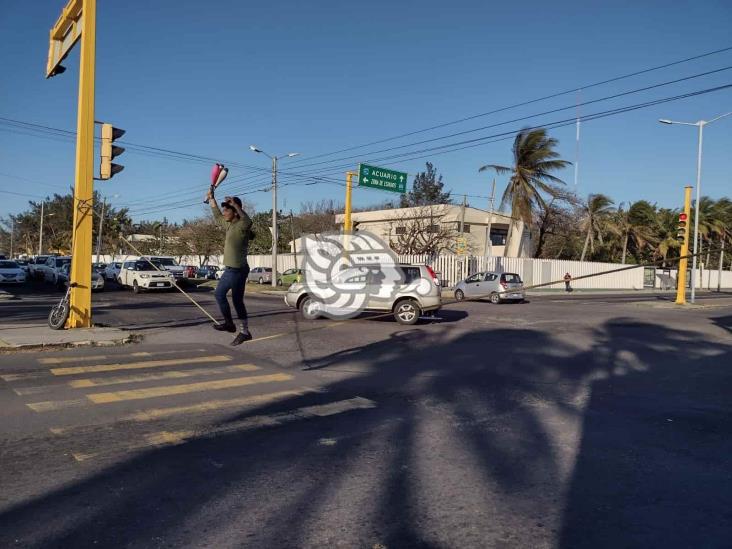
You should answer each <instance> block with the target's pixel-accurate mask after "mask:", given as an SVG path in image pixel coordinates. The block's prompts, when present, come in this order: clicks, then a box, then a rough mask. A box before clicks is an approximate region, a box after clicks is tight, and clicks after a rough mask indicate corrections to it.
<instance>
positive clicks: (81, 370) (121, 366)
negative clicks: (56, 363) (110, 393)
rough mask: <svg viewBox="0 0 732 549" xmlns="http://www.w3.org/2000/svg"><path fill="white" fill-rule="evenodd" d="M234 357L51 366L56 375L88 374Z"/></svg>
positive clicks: (219, 356)
mask: <svg viewBox="0 0 732 549" xmlns="http://www.w3.org/2000/svg"><path fill="white" fill-rule="evenodd" d="M231 359H232V357H231V356H229V355H209V356H196V357H189V358H172V359H168V360H148V361H145V362H127V363H125V362H120V363H116V364H99V365H95V366H70V367H67V368H51V373H52V374H53V375H55V376H68V375H74V374H88V373H93V372H113V371H115V370H138V369H142V368H158V367H161V366H183V365H186V364H196V363H201V362H227V361H229V360H231Z"/></svg>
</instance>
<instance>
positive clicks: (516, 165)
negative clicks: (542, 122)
mask: <svg viewBox="0 0 732 549" xmlns="http://www.w3.org/2000/svg"><path fill="white" fill-rule="evenodd" d="M558 144H559V142H558V141H557V140H556V139H554V138H553V137H548V136H547V131H546V129H545V128H536V129H530V128H524V129H523V130H521V131H520V132H518V133H517V134H516V138H515V139H514V141H513V166H511V167H508V166H500V165H497V164H486V165H485V166H481V168H480V169H479V170H478V171H480V172H483V171H486V170H494V171H495V172H496V173H498V174H511V178H510V179H509V182H508V186H507V187H506V190H505V192H504V193H503V197H502V198H501V208H503V207H505V206H506V205H507V204H509V203H510V204H511V227H509V231H508V234H509V235H510V234H511V232H512V230H513V224H514V223H515V221H516V220H517V219H518V220H521V221H523V222H524V223H525V224H526V225H530V224H531V220H532V216H533V212H534V207H535V206H536V205H540V206H541V207H542V208H546V203H545V202H544V197H543V196H542V193H545V194H547V195H550V196H553V195H554V192H555V191H554V189H553V187H552V184H562V185H563V184H564V181H562V180H561V179H559V178H558V177H555V176H554V175H552V173H551V172H554V171H557V170H561V169H562V168H566V167H567V166H569V165H571V162H568V161H566V160H561V159H560V158H559V153H558V152H556V151H555V150H554V149H555V148H556V146H557V145H558ZM506 250H508V242H507V243H506Z"/></svg>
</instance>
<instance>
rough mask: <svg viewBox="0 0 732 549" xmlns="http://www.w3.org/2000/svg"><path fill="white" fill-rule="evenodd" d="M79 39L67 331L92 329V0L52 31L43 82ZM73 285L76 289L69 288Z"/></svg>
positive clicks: (74, 2)
mask: <svg viewBox="0 0 732 549" xmlns="http://www.w3.org/2000/svg"><path fill="white" fill-rule="evenodd" d="M79 38H81V60H80V63H79V64H80V71H79V107H78V113H77V130H76V181H75V184H74V224H73V234H72V240H71V253H72V255H73V258H74V260H73V262H72V264H71V273H70V282H71V312H70V314H69V319H68V321H67V324H66V325H67V327H68V328H88V327H90V326H91V266H92V230H93V227H92V221H93V219H92V213H93V206H94V203H93V192H94V69H95V58H96V0H70V1H69V3H68V4H67V5H66V7H64V9H63V11H62V12H61V16H60V17H59V19H58V20H57V22H56V24H55V25H54V27H53V28H52V29H51V37H50V48H49V54H48V56H49V58H48V66H47V69H46V77H50V76H54V75H56V74H60V73H61V72H63V71H64V70H65V69H64V68H63V67H62V66H61V61H62V60H63V59H64V58H65V57H66V55H68V52H69V51H70V50H71V48H72V47H73V46H74V44H75V43H76V41H77V40H79ZM74 283H75V284H76V285H75V286H74Z"/></svg>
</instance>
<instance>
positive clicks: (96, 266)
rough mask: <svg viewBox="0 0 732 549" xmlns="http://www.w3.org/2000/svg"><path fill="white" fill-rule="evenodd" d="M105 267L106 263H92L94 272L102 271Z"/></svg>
mask: <svg viewBox="0 0 732 549" xmlns="http://www.w3.org/2000/svg"><path fill="white" fill-rule="evenodd" d="M106 268H107V264H106V263H92V271H94V272H95V273H104V270H105V269H106Z"/></svg>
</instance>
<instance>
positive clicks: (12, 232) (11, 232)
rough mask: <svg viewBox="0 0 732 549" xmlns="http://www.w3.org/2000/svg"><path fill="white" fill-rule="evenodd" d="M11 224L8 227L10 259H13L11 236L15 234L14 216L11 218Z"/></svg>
mask: <svg viewBox="0 0 732 549" xmlns="http://www.w3.org/2000/svg"><path fill="white" fill-rule="evenodd" d="M11 221H12V225H11V228H10V259H13V237H14V236H15V218H12V219H11Z"/></svg>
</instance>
